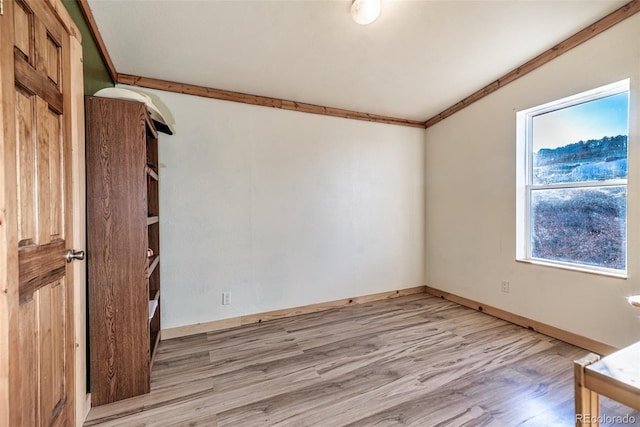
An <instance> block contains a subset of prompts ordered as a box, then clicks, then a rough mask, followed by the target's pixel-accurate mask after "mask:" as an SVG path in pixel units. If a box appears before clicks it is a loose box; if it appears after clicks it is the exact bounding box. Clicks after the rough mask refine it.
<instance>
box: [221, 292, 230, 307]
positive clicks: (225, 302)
mask: <svg viewBox="0 0 640 427" xmlns="http://www.w3.org/2000/svg"><path fill="white" fill-rule="evenodd" d="M229 304H231V292H223V293H222V305H229Z"/></svg>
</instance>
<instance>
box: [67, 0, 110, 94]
mask: <svg viewBox="0 0 640 427" xmlns="http://www.w3.org/2000/svg"><path fill="white" fill-rule="evenodd" d="M62 4H64V6H65V7H66V8H67V11H68V12H69V15H71V18H73V21H74V22H75V23H76V25H77V26H78V29H79V30H80V33H82V56H83V65H82V68H83V71H84V93H85V95H93V94H94V93H95V92H96V91H98V90H100V89H103V88H105V87H113V86H114V82H113V80H111V77H110V76H109V72H108V71H107V66H106V65H105V63H104V61H103V60H102V57H101V56H100V51H99V50H98V46H97V45H96V42H95V40H93V37H92V36H91V32H90V31H89V26H88V25H87V23H86V21H85V20H84V16H83V15H82V12H81V11H80V6H78V3H77V1H76V0H62Z"/></svg>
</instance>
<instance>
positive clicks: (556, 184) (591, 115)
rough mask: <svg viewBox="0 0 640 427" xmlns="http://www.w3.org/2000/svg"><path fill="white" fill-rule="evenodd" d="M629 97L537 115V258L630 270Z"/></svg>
mask: <svg viewBox="0 0 640 427" xmlns="http://www.w3.org/2000/svg"><path fill="white" fill-rule="evenodd" d="M628 98H629V97H628V91H625V92H622V93H617V94H613V95H609V96H605V97H601V98H596V99H592V100H589V101H587V102H582V103H579V104H575V105H570V106H567V107H564V108H561V109H556V110H552V111H548V112H545V113H543V114H539V115H534V116H533V117H532V119H531V121H530V126H531V129H530V130H529V132H530V135H531V140H530V145H529V150H530V151H529V152H530V156H531V162H530V166H529V167H530V170H529V179H528V182H529V184H528V188H529V220H530V222H531V223H530V245H531V247H530V251H531V257H532V258H538V259H544V260H552V261H561V262H569V263H576V264H581V265H587V266H596V267H603V268H607V269H616V270H626V256H627V255H626V246H627V244H626V243H627V241H626V240H627V144H628V141H627V136H628Z"/></svg>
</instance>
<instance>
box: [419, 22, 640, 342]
mask: <svg viewBox="0 0 640 427" xmlns="http://www.w3.org/2000/svg"><path fill="white" fill-rule="evenodd" d="M638 40H640V15H636V16H634V17H632V18H630V19H627V20H626V21H624V22H623V23H621V24H619V25H617V26H615V27H614V28H612V29H610V30H608V31H607V32H605V33H603V34H601V35H599V36H597V37H596V38H594V39H592V40H590V41H588V42H586V43H585V44H583V45H581V46H579V47H578V48H576V49H574V50H572V51H570V52H569V53H567V54H565V55H563V56H561V57H559V58H558V59H556V60H554V61H552V62H550V63H548V64H546V65H544V66H543V67H541V68H540V69H538V70H536V71H534V72H533V73H531V74H529V75H527V76H525V77H523V78H521V79H519V80H517V81H516V82H514V83H512V84H510V85H507V86H506V87H504V88H502V89H500V90H498V91H497V92H495V93H493V94H492V95H490V96H488V97H486V98H484V99H482V100H481V101H479V102H477V103H475V104H473V105H472V106H470V107H468V108H466V109H464V110H462V111H461V112H459V113H457V114H455V115H453V116H451V117H450V118H448V119H446V120H444V121H442V122H440V123H439V124H437V125H435V126H433V127H431V128H429V129H427V131H426V150H425V151H426V154H425V155H426V162H425V169H426V175H425V177H426V180H425V182H426V184H425V185H426V200H427V205H426V223H425V233H426V250H425V252H426V263H425V264H426V267H425V270H426V273H425V275H426V284H427V285H429V286H433V287H435V288H439V289H442V290H446V291H449V292H451V293H454V294H457V295H460V296H463V297H466V298H470V299H473V300H477V301H479V302H482V303H484V304H488V305H493V306H496V307H499V308H502V309H504V310H507V311H510V312H513V313H517V314H520V315H522V316H526V317H529V318H531V319H535V320H537V321H540V322H544V323H547V324H550V325H553V326H556V327H559V328H562V329H564V330H567V331H571V332H573V333H576V334H579V335H583V336H586V337H589V338H592V339H595V340H598V341H601V342H604V343H607V344H610V345H614V346H624V345H627V344H630V343H631V342H633V341H637V340H638V339H640V318H639V315H640V311H638V310H637V309H633V308H631V307H630V306H629V305H628V304H627V302H626V300H625V297H626V296H628V295H630V294H633V293H640V224H639V218H640V120H639V119H640V97H639V94H640V44H639V43H638ZM627 77H630V78H631V86H632V88H631V103H630V104H631V112H630V135H629V136H630V137H629V147H630V148H629V156H630V157H629V187H628V189H629V196H628V218H629V221H628V242H629V243H628V272H629V277H628V279H627V280H624V279H615V278H609V277H604V276H600V275H594V274H587V273H579V272H572V271H564V270H560V269H555V268H549V267H542V266H536V265H530V264H525V263H517V262H516V261H515V249H516V236H515V230H516V223H515V206H516V201H515V196H516V188H515V176H516V175H515V174H516V168H515V158H516V145H515V135H516V121H515V119H516V116H515V112H516V111H518V110H522V109H526V108H529V107H533V106H536V105H540V104H543V103H546V102H549V101H553V100H556V99H560V98H563V97H565V96H569V95H573V94H576V93H579V92H582V91H585V90H588V89H592V88H595V87H598V86H601V85H604V84H607V83H612V82H615V81H618V80H622V79H624V78H627ZM502 280H508V281H509V282H510V288H511V289H510V293H508V294H506V293H501V292H500V283H501V281H502Z"/></svg>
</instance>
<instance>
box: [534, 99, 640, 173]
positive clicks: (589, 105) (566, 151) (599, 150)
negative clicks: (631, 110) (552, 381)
mask: <svg viewBox="0 0 640 427" xmlns="http://www.w3.org/2000/svg"><path fill="white" fill-rule="evenodd" d="M628 104H629V96H628V92H624V93H620V94H616V95H611V96H607V97H604V98H599V99H596V100H593V101H588V102H584V103H582V104H577V105H574V106H571V107H566V108H562V109H560V110H555V111H551V112H549V113H545V114H540V115H537V116H534V117H533V120H532V121H533V123H532V126H533V129H532V132H533V144H532V150H533V151H532V154H533V173H532V183H533V184H534V185H544V184H556V183H562V182H581V181H598V180H605V179H624V178H626V177H627V134H628V113H627V111H628Z"/></svg>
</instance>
